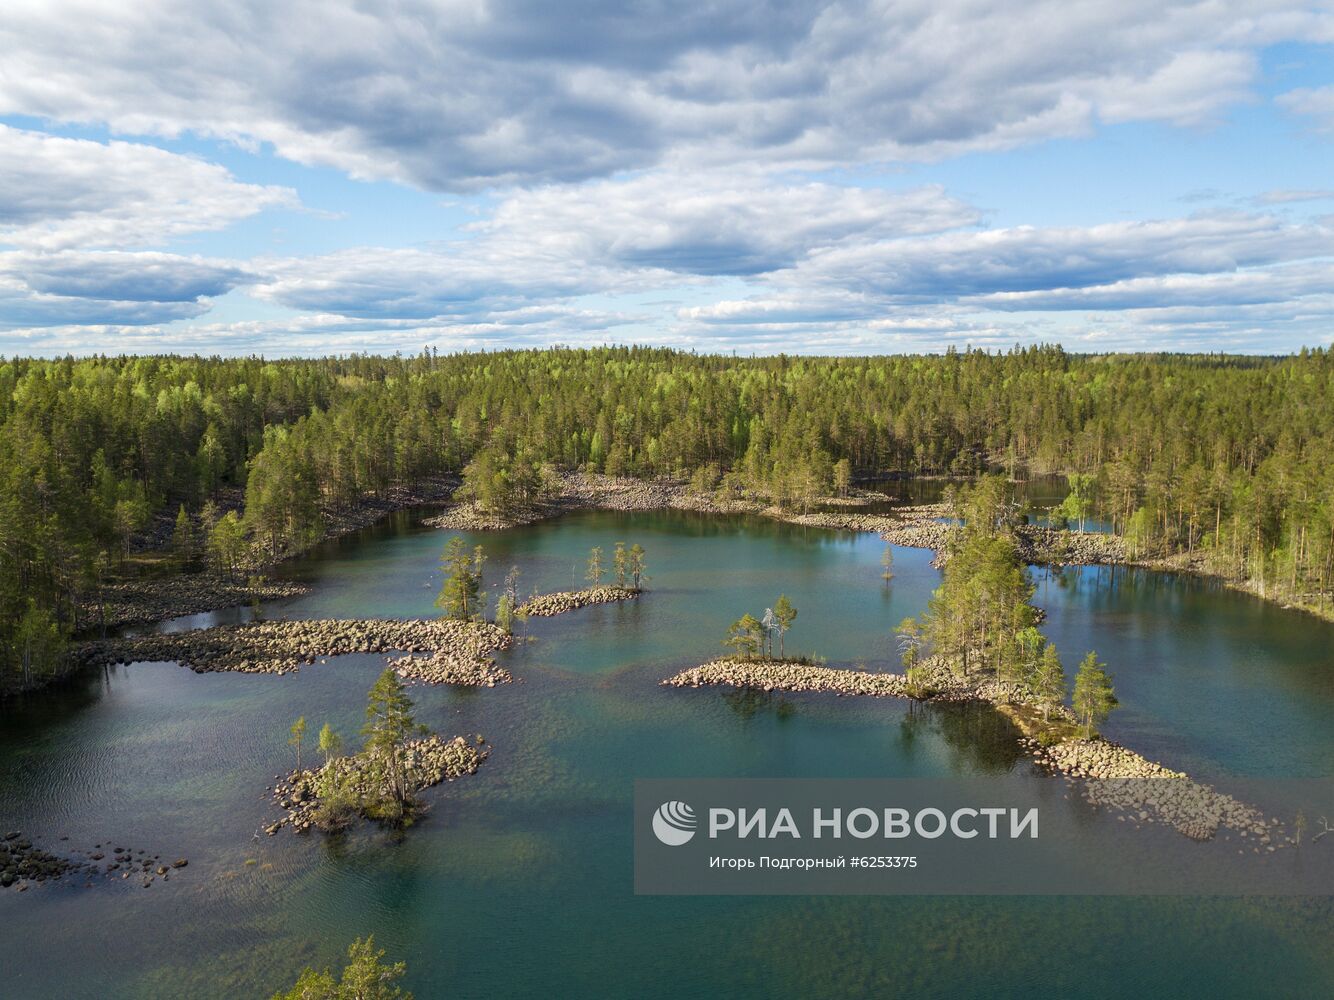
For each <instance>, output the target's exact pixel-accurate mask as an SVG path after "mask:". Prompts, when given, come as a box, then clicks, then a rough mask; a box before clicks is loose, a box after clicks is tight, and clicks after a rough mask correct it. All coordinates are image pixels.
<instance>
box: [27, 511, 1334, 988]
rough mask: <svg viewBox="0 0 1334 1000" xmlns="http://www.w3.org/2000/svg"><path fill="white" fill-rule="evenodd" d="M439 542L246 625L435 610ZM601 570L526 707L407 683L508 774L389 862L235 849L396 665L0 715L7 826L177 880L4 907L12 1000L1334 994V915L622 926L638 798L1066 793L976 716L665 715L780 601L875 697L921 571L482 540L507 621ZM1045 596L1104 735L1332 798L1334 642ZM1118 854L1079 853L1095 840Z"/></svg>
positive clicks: (1139, 903)
mask: <svg viewBox="0 0 1334 1000" xmlns="http://www.w3.org/2000/svg"><path fill="white" fill-rule="evenodd" d="M445 537H446V536H445V535H444V534H443V533H441V532H437V531H431V530H429V529H423V528H420V527H415V526H414V525H413V524H412V523H411V521H410V519H409V518H407V517H405V516H400V517H398V518H396V519H394V521H392V522H391V523H389V524H386V525H384V526H381V527H380V528H377V529H373V530H370V531H367V532H364V533H362V534H361V535H360V536H357V537H353V538H348V539H344V540H342V541H340V542H337V543H332V544H330V545H328V546H326V547H324V548H323V549H321V550H320V551H319V552H318V553H316V554H315V555H314V556H312V557H311V558H308V559H306V560H303V561H302V562H300V563H299V564H295V565H293V566H292V567H291V568H290V570H289V571H290V572H291V573H292V574H293V575H296V576H299V577H300V578H302V579H305V580H307V581H308V582H310V583H311V584H312V586H313V591H312V592H311V593H310V594H309V595H307V596H306V597H303V598H301V599H298V600H295V601H291V602H286V603H284V604H281V605H273V606H270V607H268V608H266V609H265V613H266V614H269V615H290V616H303V617H307V616H321V617H324V616H371V615H395V616H404V617H407V616H416V615H426V614H429V613H431V611H432V607H431V605H432V601H433V598H434V595H435V592H436V589H437V588H438V586H439V574H438V569H437V567H436V560H437V558H438V555H439V551H440V549H441V547H442V545H443V541H444V539H445ZM618 540H624V541H626V542H627V543H634V542H639V543H640V544H642V545H643V546H644V547H645V549H646V550H647V552H648V560H649V573H650V575H651V580H650V581H649V586H650V587H651V588H652V589H651V591H650V592H649V593H648V594H647V595H645V597H644V598H643V599H642V600H640V601H638V602H631V603H627V604H623V605H617V606H604V607H598V608H590V609H585V610H583V611H580V612H576V613H572V614H569V615H566V616H562V617H558V618H553V619H546V620H535V621H533V622H531V623H529V625H528V627H527V628H526V636H525V637H526V639H527V640H529V641H525V642H523V643H521V644H519V645H518V646H517V647H516V648H515V649H514V650H512V651H511V652H509V653H507V654H504V657H503V658H504V660H505V663H506V665H507V666H508V667H509V668H510V669H511V670H512V671H513V672H514V674H515V675H516V677H518V678H520V681H519V683H516V684H512V685H508V686H505V687H500V688H495V689H488V690H482V691H463V692H461V691H452V690H448V689H441V688H416V689H414V691H413V696H414V698H415V699H416V701H417V707H418V715H419V717H420V719H421V721H423V722H425V723H426V724H427V725H429V726H431V727H432V728H434V729H437V730H439V731H441V732H444V733H483V734H485V736H486V737H487V739H488V741H489V742H490V743H491V744H492V745H493V746H494V751H493V754H492V756H491V758H490V760H488V761H487V763H486V764H485V765H484V767H483V769H482V770H481V771H480V772H479V773H478V774H477V775H476V776H474V777H472V778H470V779H467V780H465V781H460V782H458V783H455V784H452V785H448V786H446V787H445V788H443V789H442V790H440V791H438V792H437V793H434V795H433V803H434V806H433V809H432V811H431V812H430V813H429V814H428V816H427V817H426V819H425V820H424V821H423V822H422V823H421V824H420V825H419V826H417V827H415V828H413V829H412V830H410V831H408V833H407V834H406V836H403V837H395V836H393V835H391V834H388V833H385V832H382V831H379V830H376V829H374V828H366V829H364V830H362V831H360V832H358V833H356V834H354V835H353V836H350V837H348V838H345V839H341V840H322V839H319V838H301V837H295V836H291V835H288V834H286V833H284V834H283V835H280V836H278V837H273V838H269V837H264V836H262V835H261V836H260V837H259V838H258V839H255V831H256V828H257V827H258V826H259V825H260V823H261V822H265V821H268V820H270V819H271V818H272V817H273V813H272V812H271V811H270V807H269V805H268V801H267V795H266V794H265V785H266V784H267V783H270V782H271V780H272V778H273V776H274V775H276V774H278V773H279V772H280V771H284V770H286V769H288V768H290V767H291V766H292V760H291V751H290V749H289V748H288V747H287V746H286V730H287V727H288V726H289V725H290V723H291V721H292V719H293V718H295V716H297V715H299V714H300V715H305V716H306V718H307V719H308V720H309V721H310V722H311V724H312V728H317V727H318V726H319V725H321V724H322V723H323V722H325V721H329V722H331V723H332V724H333V725H334V726H335V727H337V728H338V729H340V730H341V731H342V732H343V733H344V734H345V735H349V736H350V735H352V734H354V733H355V732H356V729H357V728H358V726H359V725H360V721H361V711H362V706H363V704H364V694H365V690H366V688H367V687H369V685H370V683H371V681H372V680H373V679H374V677H375V675H376V674H377V673H378V671H379V670H380V669H382V665H383V658H382V657H378V656H348V657H340V658H337V659H334V660H331V661H329V662H328V663H326V664H316V665H312V666H309V667H306V668H303V669H302V670H301V671H300V672H299V673H297V674H294V675H289V676H285V677H270V676H246V675H238V674H216V675H208V674H205V675H195V674H193V673H191V672H190V671H187V670H184V669H182V668H180V667H178V666H176V665H174V664H135V665H132V666H130V667H127V668H120V669H117V670H112V671H109V672H107V673H106V674H104V675H100V676H96V677H91V678H89V679H88V680H87V681H86V683H81V684H80V685H78V686H76V687H75V688H72V689H70V690H67V691H64V692H62V693H61V694H60V695H58V696H57V697H55V698H47V699H43V700H36V699H30V700H28V701H27V702H23V703H19V704H17V705H14V706H10V707H8V708H7V709H6V710H5V714H4V715H3V716H0V719H2V720H3V729H2V730H0V817H3V820H2V821H0V822H3V824H4V825H5V826H7V827H10V828H21V829H23V830H25V831H26V832H28V833H30V834H32V835H35V836H36V837H38V838H39V839H40V842H42V843H43V844H45V845H47V846H59V845H60V843H61V842H59V841H58V840H57V838H58V837H60V836H68V837H69V838H70V840H69V841H68V845H69V846H84V847H91V846H92V845H93V844H95V843H103V844H107V843H111V844H116V845H119V844H122V843H123V844H126V845H132V846H134V847H136V848H139V847H142V848H145V849H147V850H149V852H150V853H161V854H162V855H163V856H164V858H166V857H168V856H171V857H176V856H182V855H183V856H186V857H188V858H189V859H190V866H189V868H187V869H185V870H184V871H183V872H181V873H179V874H178V875H176V876H174V877H173V880H172V881H171V882H170V883H169V884H167V885H161V884H155V885H154V886H153V887H152V888H151V889H148V890H144V889H142V888H140V887H139V883H138V882H137V881H136V880H130V881H128V882H124V883H117V884H114V885H110V884H106V883H98V884H97V885H96V886H95V887H93V888H84V887H82V885H81V884H58V885H52V886H45V887H42V888H40V889H34V890H30V891H28V892H26V893H23V894H18V893H14V892H7V893H0V920H3V921H4V923H5V926H6V927H7V928H9V932H8V933H6V934H5V935H0V966H2V967H3V969H4V973H5V987H4V991H5V993H6V995H13V996H19V997H29V996H32V997H46V996H51V997H56V996H59V997H85V996H86V997H157V996H191V997H210V996H217V997H230V996H265V995H267V994H268V993H270V992H272V991H273V990H275V989H277V988H279V987H280V986H282V985H284V984H285V983H289V982H290V981H291V980H292V979H293V978H294V977H295V974H296V972H297V971H299V968H300V967H301V966H302V965H303V964H307V963H311V964H317V965H322V964H330V963H336V962H337V961H338V959H339V957H340V955H341V952H342V951H343V949H344V948H345V947H346V945H347V943H348V942H350V941H351V940H352V939H353V938H354V937H357V936H359V935H365V934H367V933H374V934H375V935H376V939H377V942H378V944H379V945H380V946H381V947H384V948H386V949H388V951H389V953H390V956H391V957H393V958H396V959H405V960H407V961H408V963H409V975H408V978H407V984H408V986H409V987H410V988H412V989H413V990H414V991H416V993H417V995H418V996H419V997H436V996H452V997H473V996H500V995H520V996H544V997H549V996H565V995H637V996H647V997H710V996H717V995H739V996H756V997H761V996H762V997H772V996H784V997H809V996H824V995H842V994H847V993H852V994H865V995H894V994H906V993H911V994H913V995H917V996H941V997H946V996H950V997H953V996H980V997H1011V996H1016V997H1017V996H1025V997H1031V996H1034V995H1039V996H1041V995H1051V994H1056V993H1072V994H1074V993H1078V994H1080V995H1084V996H1121V995H1126V994H1133V993H1140V994H1155V995H1177V996H1212V997H1228V996H1256V995H1294V994H1311V993H1315V992H1318V991H1321V990H1322V988H1323V990H1324V991H1328V988H1329V986H1330V985H1331V983H1332V982H1334V958H1331V950H1330V948H1329V927H1330V918H1331V916H1334V912H1332V911H1334V907H1331V905H1330V903H1329V901H1328V900H1327V899H1319V900H1291V899H1290V900H1280V899H1275V900H1257V901H1244V900H1230V899H1213V900H1197V899H1170V898H1165V899H1149V900H1141V899H1126V898H1037V897H1034V898H1025V897H1017V898H931V897H925V898H873V897H866V898H838V897H795V898H748V897H746V898H698V897H692V898H661V897H636V896H635V895H634V894H633V891H632V881H631V847H632V844H631V821H630V803H631V798H632V793H633V781H634V779H635V778H647V777H680V776H708V777H724V776H760V777H781V776H810V777H819V776H835V777H854V776H878V777H898V776H903V777H909V776H911V777H934V776H939V777H946V776H950V775H955V774H968V775H971V774H984V775H989V776H991V780H995V781H998V782H1006V783H1009V784H1010V785H1013V786H1017V787H1020V788H1022V789H1023V790H1024V794H1031V795H1034V796H1043V795H1047V794H1049V793H1050V790H1051V789H1052V788H1053V787H1055V784H1054V783H1053V782H1051V781H1050V780H1049V779H1044V778H1041V777H1040V776H1036V775H1034V774H1033V773H1032V771H1031V768H1030V767H1029V765H1028V764H1027V763H1026V762H1025V761H1024V760H1023V759H1021V758H1019V757H1018V755H1017V753H1016V751H1015V748H1014V744H1013V740H1012V736H1013V734H1012V732H1010V731H1009V729H1008V727H1007V725H1006V724H1005V723H1004V722H1003V721H1002V720H1000V719H998V718H997V717H996V716H994V715H993V714H991V713H990V712H985V711H981V710H977V709H969V710H963V711H953V712H942V711H924V710H923V709H921V708H916V709H913V708H911V707H910V706H909V705H908V704H907V703H902V702H897V701H893V700H869V699H867V700H859V699H837V698H830V697H822V696H795V697H788V698H774V697H761V696H754V695H751V696H743V695H733V694H724V693H722V692H720V691H716V690H685V691H677V690H668V689H663V688H661V687H659V686H658V681H659V680H661V679H662V678H663V677H666V676H668V675H670V674H671V673H673V672H675V671H676V670H678V669H681V668H682V667H686V666H691V665H694V664H696V663H698V662H701V661H702V660H704V659H706V658H709V657H711V656H713V655H716V654H717V653H718V652H720V651H721V649H722V647H721V645H720V639H721V637H722V635H723V633H724V632H725V630H726V627H727V625H728V624H729V623H730V622H731V621H732V620H734V619H735V618H737V617H738V616H739V615H740V614H742V613H743V612H746V611H750V612H752V613H755V614H757V615H758V614H759V613H761V612H762V611H763V610H764V608H765V606H767V605H770V604H772V602H773V601H774V600H775V599H776V598H777V596H778V593H779V592H780V591H781V592H785V593H787V594H788V596H789V597H790V598H791V599H792V601H793V603H794V604H795V605H796V606H797V607H798V608H799V610H800V614H799V617H798V619H797V623H796V626H795V627H794V629H793V630H792V632H791V633H790V635H789V637H788V638H789V646H788V648H789V651H790V652H791V651H797V652H810V653H817V654H819V655H822V656H825V657H828V659H829V661H830V663H831V664H836V665H838V664H841V665H864V666H866V667H868V668H870V669H888V668H890V667H891V666H892V660H893V655H892V649H891V644H890V629H891V628H892V626H893V625H894V624H895V623H897V622H898V621H899V620H900V619H901V618H903V617H904V616H905V615H911V614H918V613H920V611H921V610H922V608H923V606H924V604H925V601H926V598H927V596H928V594H929V593H930V590H931V589H932V588H933V587H934V586H935V585H936V583H937V580H938V576H937V574H936V572H935V571H934V570H933V569H931V567H930V565H929V553H926V552H924V551H919V550H911V549H898V550H896V552H895V570H896V576H895V579H894V581H893V582H892V584H891V585H889V586H888V587H886V586H885V585H884V584H883V583H882V582H881V580H880V579H879V576H880V554H881V551H882V545H881V543H880V542H879V541H878V540H877V539H876V538H874V537H873V536H853V535H849V534H842V533H834V532H825V531H818V530H812V529H802V528H798V527H794V526H788V525H779V524H775V523H772V522H767V521H763V520H757V519H744V518H738V519H723V518H711V517H704V516H692V515H686V514H667V513H654V514H625V515H618V514H612V513H603V512H598V513H591V512H590V513H585V514H579V515H573V516H570V517H567V518H564V519H562V520H560V521H557V522H551V523H547V524H543V525H535V526H532V527H528V528H522V529H516V530H513V531H509V532H503V533H499V534H487V535H480V536H475V537H474V536H470V541H477V542H481V543H482V544H484V545H485V546H486V550H487V552H488V554H489V557H490V561H489V562H488V564H487V570H488V577H489V582H490V584H491V586H492V587H494V586H495V585H496V584H497V583H498V581H499V580H500V579H501V578H502V577H503V576H504V573H505V572H506V570H507V569H508V568H509V566H510V565H512V564H517V565H518V566H520V568H521V569H522V572H523V576H522V582H521V589H522V590H523V591H524V592H525V593H526V592H529V591H532V590H540V591H546V590H553V589H560V588H568V587H571V586H575V585H578V584H579V582H580V578H581V577H582V563H583V561H584V559H586V557H587V552H588V549H589V548H590V547H591V546H592V545H601V546H602V547H603V548H604V551H606V552H607V553H610V550H611V547H612V545H613V544H614V543H615V542H616V541H618ZM1035 579H1036V581H1037V582H1038V584H1039V591H1038V601H1039V603H1041V604H1042V605H1043V606H1045V607H1046V608H1047V610H1048V614H1049V619H1048V622H1047V624H1046V625H1045V626H1044V628H1045V629H1046V631H1047V633H1048V634H1049V635H1050V636H1051V637H1052V638H1053V640H1054V641H1055V642H1056V643H1057V645H1058V647H1059V648H1060V649H1061V650H1062V652H1063V653H1064V655H1065V659H1066V661H1067V663H1068V664H1073V663H1074V662H1076V661H1077V659H1078V657H1079V655H1081V654H1082V652H1083V651H1084V650H1085V649H1087V648H1096V649H1097V650H1098V651H1099V653H1100V654H1101V655H1102V657H1103V658H1104V659H1105V660H1106V661H1107V662H1108V664H1109V665H1110V668H1111V670H1112V672H1113V675H1114V677H1115V680H1116V684H1117V690H1118V694H1119V695H1120V697H1121V700H1122V703H1123V707H1122V709H1121V710H1120V711H1119V712H1118V713H1117V714H1116V715H1114V716H1113V718H1112V720H1111V721H1110V723H1109V724H1108V726H1107V727H1106V728H1107V732H1108V734H1109V735H1110V736H1112V737H1114V738H1117V739H1121V740H1123V741H1124V742H1126V743H1128V744H1130V745H1132V746H1134V747H1136V748H1137V749H1139V750H1141V751H1142V752H1144V753H1146V754H1148V755H1149V756H1153V757H1157V758H1158V759H1162V760H1163V761H1164V762H1166V763H1168V764H1170V765H1173V766H1178V767H1184V768H1187V769H1190V770H1192V771H1193V772H1195V773H1197V774H1200V775H1201V776H1207V777H1210V778H1215V779H1219V780H1224V779H1226V778H1227V777H1229V776H1247V775H1259V776H1270V775H1273V776H1293V775H1309V776H1330V775H1334V740H1331V738H1330V737H1331V726H1330V723H1329V721H1328V720H1329V719H1330V718H1331V717H1334V662H1332V658H1334V627H1331V626H1329V625H1325V624H1322V623H1319V622H1316V621H1314V620H1313V619H1310V618H1307V617H1304V616H1301V615H1297V614H1294V613H1291V612H1284V611H1282V610H1280V609H1277V608H1272V607H1269V606H1266V605H1264V604H1262V603H1260V602H1258V601H1255V600H1253V599H1251V598H1249V597H1246V596H1244V595H1238V594H1234V593H1230V592H1227V591H1224V590H1220V589H1218V588H1215V587H1211V586H1209V585H1206V584H1203V583H1201V582H1199V581H1195V580H1189V579H1178V578H1173V577H1170V576H1163V575H1158V574H1147V573H1129V574H1127V573H1124V572H1118V573H1116V574H1115V576H1114V577H1113V575H1112V574H1111V573H1110V572H1109V571H1106V570H1099V569H1086V570H1083V571H1078V572H1071V573H1067V574H1066V575H1065V576H1064V578H1062V579H1055V578H1049V577H1047V576H1046V575H1045V574H1044V573H1043V572H1042V571H1040V570H1038V571H1035ZM216 617H219V618H226V617H229V616H216ZM231 617H238V616H237V615H233V616H231ZM207 620H208V618H207V617H205V618H200V619H195V620H193V621H192V622H191V624H192V625H198V624H204V623H206V622H207ZM1106 836H1110V834H1109V833H1108V832H1107V831H1105V830H1101V829H1098V828H1096V825H1095V827H1091V828H1090V829H1089V831H1088V833H1087V840H1086V841H1085V842H1084V843H1083V844H1082V845H1081V846H1084V847H1086V849H1089V850H1095V849H1097V847H1098V845H1099V844H1100V843H1102V840H1101V839H1100V838H1104V837H1106Z"/></svg>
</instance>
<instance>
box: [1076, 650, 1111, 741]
mask: <svg viewBox="0 0 1334 1000" xmlns="http://www.w3.org/2000/svg"><path fill="white" fill-rule="evenodd" d="M1072 701H1073V703H1074V708H1075V714H1076V715H1078V716H1079V718H1080V719H1082V720H1083V722H1084V735H1085V736H1088V737H1092V736H1093V731H1094V727H1095V726H1099V725H1101V724H1102V723H1103V722H1104V721H1106V719H1107V716H1109V715H1110V714H1111V713H1112V709H1114V708H1116V706H1117V704H1118V702H1117V700H1116V694H1115V692H1113V690H1112V679H1111V677H1110V676H1109V675H1108V674H1107V667H1106V664H1104V663H1103V662H1102V661H1100V660H1099V659H1098V656H1097V654H1096V653H1093V652H1090V653H1088V654H1087V655H1085V657H1084V659H1083V660H1081V661H1080V663H1079V670H1078V671H1077V672H1076V673H1075V692H1074V696H1073V699H1072Z"/></svg>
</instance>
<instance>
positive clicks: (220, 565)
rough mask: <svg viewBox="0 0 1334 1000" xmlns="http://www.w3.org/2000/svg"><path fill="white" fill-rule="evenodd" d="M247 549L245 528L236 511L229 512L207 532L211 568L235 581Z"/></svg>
mask: <svg viewBox="0 0 1334 1000" xmlns="http://www.w3.org/2000/svg"><path fill="white" fill-rule="evenodd" d="M247 549H248V546H247V544H246V532H245V526H244V525H243V524H242V523H241V518H240V517H238V516H237V513H236V511H234V510H229V511H228V512H227V513H226V515H224V516H223V517H222V518H220V519H219V520H218V522H217V523H216V524H214V525H213V530H212V531H210V532H209V536H208V551H209V556H210V558H211V560H212V562H213V566H214V567H215V568H216V569H217V570H219V571H220V572H222V573H225V574H226V575H227V576H228V577H229V578H231V579H235V578H236V574H237V571H238V570H239V569H240V568H241V567H242V566H243V565H244V564H245V562H246V556H247Z"/></svg>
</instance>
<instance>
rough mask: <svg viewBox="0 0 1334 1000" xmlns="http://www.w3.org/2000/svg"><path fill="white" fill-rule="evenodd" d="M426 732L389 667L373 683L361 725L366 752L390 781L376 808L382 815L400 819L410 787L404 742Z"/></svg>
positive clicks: (408, 798) (407, 799)
mask: <svg viewBox="0 0 1334 1000" xmlns="http://www.w3.org/2000/svg"><path fill="white" fill-rule="evenodd" d="M422 732H425V729H424V727H422V726H419V725H417V723H416V720H415V719H414V718H413V716H412V699H411V698H409V697H408V693H407V690H406V689H405V688H404V687H403V681H402V680H401V679H400V678H399V676H398V674H396V673H395V672H394V670H393V668H392V667H389V668H386V669H385V671H384V673H382V674H381V675H380V677H379V679H378V680H377V681H376V682H375V684H374V685H372V687H371V689H370V692H369V693H368V695H367V700H366V724H365V725H364V726H362V727H361V735H362V737H363V738H364V741H365V742H364V744H363V746H364V749H365V752H366V753H367V754H369V755H371V756H372V757H378V758H379V759H380V760H381V761H383V763H384V766H385V771H386V776H387V777H388V783H389V802H388V804H387V805H388V807H387V808H384V809H375V810H373V811H374V812H376V813H378V814H379V815H380V816H381V818H386V819H395V820H401V819H402V818H403V817H404V815H405V813H406V810H407V807H408V805H409V804H410V803H411V797H412V791H413V790H412V789H409V788H408V786H407V778H406V775H405V773H404V767H403V760H402V749H403V744H404V743H406V742H407V740H408V739H409V738H410V737H412V736H415V735H418V734H420V733H422Z"/></svg>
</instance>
